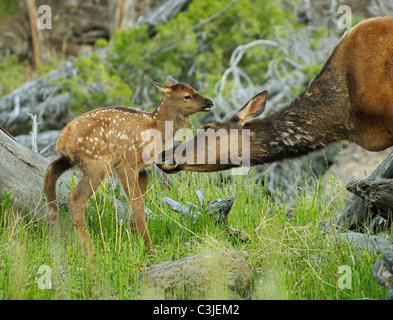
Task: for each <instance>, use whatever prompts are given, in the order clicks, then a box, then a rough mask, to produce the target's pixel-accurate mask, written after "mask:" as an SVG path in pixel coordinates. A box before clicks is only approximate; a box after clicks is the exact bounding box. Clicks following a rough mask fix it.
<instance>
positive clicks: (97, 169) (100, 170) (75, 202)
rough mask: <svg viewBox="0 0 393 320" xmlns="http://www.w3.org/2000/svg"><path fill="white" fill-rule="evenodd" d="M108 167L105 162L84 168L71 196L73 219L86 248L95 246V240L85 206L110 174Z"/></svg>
mask: <svg viewBox="0 0 393 320" xmlns="http://www.w3.org/2000/svg"><path fill="white" fill-rule="evenodd" d="M107 168H108V166H106V165H104V164H103V165H101V166H99V165H95V166H94V168H92V169H91V170H83V171H84V172H83V173H84V174H83V177H82V179H81V180H80V182H79V183H78V185H77V186H76V187H75V189H74V191H73V192H72V193H71V194H70V196H69V204H70V215H71V220H72V222H73V223H74V225H75V228H76V229H77V231H78V234H79V238H80V241H81V243H82V245H83V247H84V248H85V249H92V248H93V242H92V241H91V238H90V234H89V231H88V229H87V225H86V220H85V208H86V205H87V202H88V200H89V199H90V197H91V196H92V195H93V194H94V193H95V192H96V191H97V189H98V187H99V186H100V184H101V182H102V180H104V179H105V177H106V176H107V175H108V172H109V170H108V169H107ZM109 168H110V167H109Z"/></svg>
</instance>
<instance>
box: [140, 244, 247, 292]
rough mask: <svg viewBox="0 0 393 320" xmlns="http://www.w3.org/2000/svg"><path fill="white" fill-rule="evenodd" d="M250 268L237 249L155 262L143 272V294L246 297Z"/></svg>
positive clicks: (212, 250) (209, 251)
mask: <svg viewBox="0 0 393 320" xmlns="http://www.w3.org/2000/svg"><path fill="white" fill-rule="evenodd" d="M251 274H252V272H251V268H250V266H249V265H248V264H247V262H246V261H245V260H244V259H243V258H242V257H241V256H240V255H239V254H238V253H237V252H235V251H233V250H228V249H211V250H207V251H204V252H202V253H199V254H197V255H194V256H189V257H185V258H183V259H180V260H177V261H168V262H163V263H160V264H157V265H153V266H152V267H150V268H148V269H147V270H146V271H145V272H144V273H142V274H141V275H140V278H139V280H140V283H141V287H142V289H141V297H142V298H150V299H152V298H153V299H157V298H158V299H162V298H165V299H172V298H182V295H187V297H191V298H192V299H206V298H213V299H217V297H218V298H220V297H219V295H220V294H224V295H227V296H225V297H226V298H228V295H229V298H230V297H234V296H235V295H237V296H239V295H240V296H242V297H244V298H245V297H247V296H249V295H250V291H251V284H252V278H251Z"/></svg>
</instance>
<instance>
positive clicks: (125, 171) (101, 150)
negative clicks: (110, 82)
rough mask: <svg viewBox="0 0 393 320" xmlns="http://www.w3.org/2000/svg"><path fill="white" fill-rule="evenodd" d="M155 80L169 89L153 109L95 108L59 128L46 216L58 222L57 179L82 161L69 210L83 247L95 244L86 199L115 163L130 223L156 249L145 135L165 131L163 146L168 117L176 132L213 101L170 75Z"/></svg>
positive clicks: (47, 186)
mask: <svg viewBox="0 0 393 320" xmlns="http://www.w3.org/2000/svg"><path fill="white" fill-rule="evenodd" d="M152 83H153V85H154V86H156V87H157V88H158V89H159V90H161V91H162V92H163V93H164V94H165V96H164V98H163V99H162V101H161V103H160V104H159V105H158V106H157V108H156V109H155V110H154V111H153V112H143V111H141V110H139V109H134V108H128V107H106V108H100V109H95V110H92V111H90V112H87V113H85V114H84V115H82V116H80V117H78V118H76V119H74V120H73V121H71V122H70V123H69V124H68V125H67V126H66V127H65V128H64V129H63V131H62V132H61V133H60V136H59V138H58V141H57V144H56V151H58V152H60V153H61V154H62V156H61V157H60V158H59V159H58V160H55V161H53V162H52V163H51V164H50V165H49V167H48V169H47V171H46V174H45V181H44V190H45V195H46V200H47V207H46V208H47V209H46V213H45V221H46V222H47V223H48V224H49V225H54V224H55V222H56V219H57V216H58V212H59V207H58V203H57V199H56V181H57V179H58V178H59V176H60V175H61V174H62V173H63V172H65V171H66V170H68V169H70V168H71V167H73V166H78V167H79V168H80V169H81V170H82V172H83V176H82V178H81V180H80V182H79V183H78V185H77V186H76V188H75V189H74V190H73V192H72V193H71V194H70V196H69V210H70V214H71V219H72V221H73V223H74V225H75V227H76V229H77V230H78V233H79V236H80V239H81V242H82V244H83V245H84V247H87V248H91V247H92V241H91V238H90V235H89V232H88V230H87V226H86V221H85V207H86V204H87V201H88V200H89V198H90V197H91V196H92V195H93V194H94V192H95V191H96V190H97V189H98V187H99V186H100V184H101V182H102V181H103V180H104V179H105V177H106V176H107V175H108V174H109V172H110V170H111V168H112V167H113V168H114V170H115V172H116V174H117V177H118V179H119V182H120V184H121V186H122V188H123V191H124V193H125V195H126V196H127V198H128V200H129V202H130V204H131V207H132V214H133V217H132V219H131V228H132V229H134V230H136V232H137V233H138V234H139V235H140V236H143V239H144V241H145V243H146V245H147V246H148V248H149V250H150V251H153V246H152V242H151V239H150V235H149V231H148V229H147V226H146V219H145V215H144V201H143V197H144V194H145V192H146V188H147V184H148V174H147V172H146V171H145V170H144V168H145V167H146V166H147V165H148V163H146V162H145V161H144V160H143V156H142V154H143V148H144V146H145V144H144V141H143V140H144V139H142V135H143V134H144V133H145V132H147V130H150V129H156V130H158V131H159V132H161V133H162V135H161V137H162V141H156V142H154V141H153V143H158V144H159V146H157V147H158V148H159V149H160V148H161V147H162V144H163V143H165V141H166V139H167V138H168V136H169V138H170V137H171V136H172V134H173V133H172V132H169V133H168V132H165V128H166V126H165V122H166V121H172V122H173V127H172V128H173V132H176V131H177V130H179V129H181V128H183V127H184V126H185V124H186V120H187V118H188V116H190V115H192V114H194V113H196V112H199V111H209V110H210V109H211V108H212V107H213V102H212V101H211V100H209V99H207V98H205V97H203V96H201V95H200V94H199V93H198V92H197V91H195V90H194V89H193V88H192V87H191V86H190V85H188V84H186V83H178V82H177V81H176V80H175V79H173V78H172V77H171V76H168V78H167V85H162V84H159V83H156V82H154V81H152Z"/></svg>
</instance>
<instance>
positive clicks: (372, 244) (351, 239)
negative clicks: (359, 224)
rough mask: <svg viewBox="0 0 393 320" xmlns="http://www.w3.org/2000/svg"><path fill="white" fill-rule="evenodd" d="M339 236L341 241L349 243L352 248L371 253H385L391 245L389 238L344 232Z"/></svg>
mask: <svg viewBox="0 0 393 320" xmlns="http://www.w3.org/2000/svg"><path fill="white" fill-rule="evenodd" d="M338 236H339V238H340V240H341V241H345V242H348V243H349V245H350V246H351V247H352V248H354V249H357V250H365V251H368V252H371V253H378V252H381V251H383V250H384V249H385V248H386V247H387V246H388V245H389V243H390V242H389V240H388V239H387V237H386V238H384V237H382V236H371V235H368V234H364V233H358V232H344V233H339V234H338Z"/></svg>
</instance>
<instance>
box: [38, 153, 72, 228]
mask: <svg viewBox="0 0 393 320" xmlns="http://www.w3.org/2000/svg"><path fill="white" fill-rule="evenodd" d="M72 167H73V165H72V163H71V161H70V159H69V158H67V157H64V156H62V157H61V158H59V159H57V160H55V161H53V162H52V163H51V164H49V166H48V168H47V170H46V173H45V177H44V191H45V197H46V212H45V222H46V223H48V224H49V226H54V224H55V223H56V220H57V216H58V214H59V205H58V203H57V195H56V181H57V180H58V179H59V177H60V176H61V175H62V174H63V173H64V172H65V171H67V170H68V169H70V168H72Z"/></svg>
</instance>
